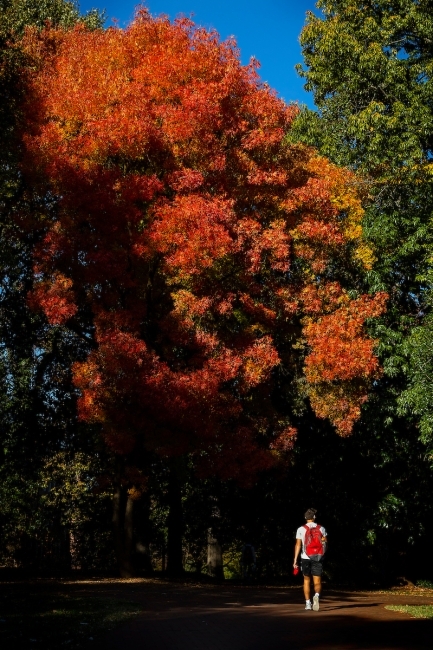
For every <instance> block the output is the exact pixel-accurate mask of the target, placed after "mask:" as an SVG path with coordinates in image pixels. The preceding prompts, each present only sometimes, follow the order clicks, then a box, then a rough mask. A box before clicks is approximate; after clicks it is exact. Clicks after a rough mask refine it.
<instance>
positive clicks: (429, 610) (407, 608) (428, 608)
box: [385, 605, 433, 618]
mask: <svg viewBox="0 0 433 650" xmlns="http://www.w3.org/2000/svg"><path fill="white" fill-rule="evenodd" d="M385 609H390V610H392V611H393V612H403V613H404V614H409V616H413V618H433V605H385Z"/></svg>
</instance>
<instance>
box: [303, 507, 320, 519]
mask: <svg viewBox="0 0 433 650" xmlns="http://www.w3.org/2000/svg"><path fill="white" fill-rule="evenodd" d="M316 512H317V510H314V508H308V510H307V512H306V513H305V515H304V517H305V519H306V520H307V521H313V520H314V519H315V517H316Z"/></svg>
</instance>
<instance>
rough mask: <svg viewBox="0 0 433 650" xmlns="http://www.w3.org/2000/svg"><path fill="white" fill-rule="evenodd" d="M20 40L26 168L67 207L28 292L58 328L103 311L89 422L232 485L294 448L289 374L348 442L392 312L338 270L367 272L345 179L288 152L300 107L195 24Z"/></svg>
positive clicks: (314, 159) (302, 152)
mask: <svg viewBox="0 0 433 650" xmlns="http://www.w3.org/2000/svg"><path fill="white" fill-rule="evenodd" d="M25 50H26V53H27V54H28V55H29V56H31V57H33V60H34V69H33V70H32V73H31V75H29V76H28V78H27V79H26V82H25V83H26V102H25V105H24V107H23V108H24V111H25V114H26V120H27V121H26V127H25V130H24V132H23V142H24V145H25V150H26V154H25V161H24V166H23V171H24V175H25V178H26V179H27V182H28V183H29V185H31V186H32V187H33V188H39V192H42V193H43V194H44V195H45V194H46V193H47V192H50V193H51V195H52V196H53V200H54V201H55V205H56V208H55V213H53V215H49V216H48V218H47V214H46V213H44V212H43V211H42V212H41V217H40V219H39V222H38V224H37V227H40V228H43V229H45V236H44V238H43V240H42V241H41V243H40V245H39V246H38V248H37V250H36V254H35V273H36V277H37V280H38V282H37V285H36V286H35V289H34V291H33V293H32V294H31V302H32V304H33V305H34V306H35V307H39V308H41V309H43V311H44V312H45V314H46V316H47V318H48V319H49V321H50V322H51V323H53V324H62V323H68V322H70V319H74V318H76V317H77V314H79V313H80V312H81V311H83V310H84V311H86V310H90V312H91V314H92V316H93V323H94V327H95V332H96V342H97V348H96V349H95V350H94V351H93V352H92V353H91V354H90V355H89V356H88V358H87V360H86V361H85V362H84V363H79V364H76V365H75V369H74V376H75V382H76V385H77V386H78V387H79V389H80V391H81V398H80V402H79V409H80V417H81V418H82V419H83V420H85V421H88V422H96V423H99V424H100V425H101V426H102V429H103V434H104V436H105V439H106V441H107V443H108V444H109V446H110V447H111V448H112V449H113V450H115V451H116V452H118V453H119V454H121V455H123V456H125V455H126V456H129V457H133V456H134V454H135V455H137V454H138V455H139V451H138V450H139V449H142V450H144V451H147V452H149V451H153V450H156V451H158V452H159V453H160V454H162V455H169V456H170V455H171V456H177V455H180V454H182V453H185V452H187V451H189V452H193V453H195V454H196V456H197V457H199V459H200V464H201V467H202V470H205V469H206V468H207V470H208V471H210V469H211V470H212V471H217V472H219V473H220V474H221V475H223V476H238V477H240V478H242V477H243V478H245V477H248V476H251V473H253V472H254V471H256V470H257V469H259V468H261V467H266V466H269V464H270V463H271V462H272V460H273V455H274V454H275V453H277V452H278V451H281V450H285V449H289V448H290V447H291V445H292V443H293V439H294V436H295V430H294V428H293V426H292V423H291V410H290V407H289V406H287V401H286V403H285V404H284V407H281V404H280V402H281V400H280V399H279V397H280V393H281V390H282V389H283V387H284V386H287V385H288V384H290V385H291V389H290V390H291V392H292V393H293V392H294V390H295V387H296V386H298V392H299V387H301V389H302V390H304V392H307V393H308V394H309V396H310V399H311V403H312V405H313V408H314V409H315V411H316V413H317V414H318V415H319V416H321V417H327V418H329V419H330V420H331V421H332V422H333V423H334V424H335V425H336V427H337V429H338V431H339V432H340V433H341V434H343V435H345V434H348V433H350V431H351V429H352V426H353V423H354V421H355V420H356V419H357V418H358V417H359V412H360V406H361V404H362V403H363V402H364V401H365V399H366V393H367V386H368V384H369V382H370V381H371V379H372V378H374V377H377V376H378V362H377V359H376V357H375V355H374V351H373V348H374V340H373V339H371V338H369V337H368V336H366V334H365V329H364V326H365V321H366V319H368V318H370V317H373V316H377V315H378V314H379V313H380V312H381V311H382V309H383V303H384V296H383V295H382V294H379V295H377V296H367V295H361V294H357V293H356V290H355V293H352V294H350V293H349V291H348V288H350V287H344V286H343V285H342V283H341V282H340V281H339V279H340V276H339V274H338V273H336V272H335V269H341V268H344V269H346V271H347V275H350V273H349V271H350V270H351V271H352V272H356V269H361V268H365V267H367V268H368V267H369V265H370V264H371V251H370V249H369V248H368V246H366V244H365V242H364V240H363V238H362V234H361V228H360V221H361V219H362V210H361V208H360V197H359V193H358V190H357V188H356V184H355V183H354V177H353V175H352V174H351V173H350V172H346V171H344V170H339V169H338V168H337V167H335V166H333V165H332V164H330V163H329V162H328V161H327V160H326V159H324V158H320V157H318V156H317V155H316V154H315V152H314V151H313V150H311V149H310V148H308V147H305V146H302V145H290V144H288V143H287V141H286V140H285V133H286V131H287V130H288V129H290V125H291V122H292V120H293V118H294V117H295V115H296V112H297V110H296V109H295V108H294V107H288V106H286V105H285V104H284V103H283V102H282V101H281V100H279V99H278V98H277V97H276V95H275V94H274V93H273V92H272V91H270V90H269V89H268V88H267V87H266V86H263V85H262V84H261V82H260V81H259V78H258V76H257V74H256V71H255V67H254V65H253V64H251V65H250V66H247V67H242V66H241V65H240V63H239V57H238V51H237V49H236V47H235V44H234V43H233V42H232V41H228V42H224V43H221V42H220V41H219V39H218V37H217V35H216V34H215V33H213V32H211V33H209V32H206V31H205V30H203V29H196V28H195V27H194V25H193V24H192V23H191V22H190V21H188V20H178V21H175V22H174V23H173V24H171V23H170V22H169V21H168V20H167V19H165V18H158V19H152V18H151V17H150V16H149V14H148V13H147V12H146V11H145V10H140V11H139V13H138V15H137V17H136V19H135V21H134V22H133V23H132V24H131V25H130V27H129V28H128V29H126V30H124V31H123V30H119V29H111V30H108V31H106V32H101V31H99V32H98V31H96V32H91V31H89V30H87V29H85V28H84V27H83V26H80V27H78V28H76V29H75V30H72V31H65V30H58V29H47V30H45V31H44V32H43V33H42V34H39V33H38V32H36V31H34V32H32V33H29V34H27V36H26V39H25ZM21 219H22V223H23V224H24V226H25V227H27V228H30V229H31V228H34V227H35V221H34V220H33V218H32V217H30V218H28V217H27V215H26V214H25V211H24V212H23V214H22V215H21ZM286 390H287V389H286ZM289 392H290V391H289ZM288 401H289V402H290V400H288ZM269 449H271V451H269ZM140 457H142V456H140ZM139 470H140V467H136V468H135V470H133V468H132V467H130V476H131V477H133V476H135V477H136V482H137V485H136V486H135V487H134V486H133V485H132V487H130V491H129V498H130V499H133V497H134V489H137V490H138V492H140V489H141V488H140V482H141V481H144V478H143V477H141V478H140V471H139ZM134 471H135V474H134ZM131 481H132V484H133V483H134V479H133V478H131ZM125 507H126V509H128V507H129V506H128V501H127V502H126V506H125Z"/></svg>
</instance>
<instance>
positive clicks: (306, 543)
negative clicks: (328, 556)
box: [293, 508, 328, 612]
mask: <svg viewBox="0 0 433 650" xmlns="http://www.w3.org/2000/svg"><path fill="white" fill-rule="evenodd" d="M316 512H317V510H314V508H309V509H308V510H307V512H306V513H305V515H304V516H305V519H306V521H307V523H306V524H305V525H304V526H301V527H300V528H298V530H297V531H296V544H295V559H294V562H293V567H294V568H295V569H298V557H299V553H301V569H302V573H303V576H304V595H305V609H313V610H314V611H315V612H318V611H319V598H320V592H321V591H322V569H323V566H322V560H323V555H324V553H325V550H326V544H327V541H328V540H327V533H326V530H325V529H324V528H323V526H320V525H319V524H316V522H315V519H316ZM311 576H312V577H313V585H314V592H315V593H314V598H313V605H312V606H311V600H310V588H311Z"/></svg>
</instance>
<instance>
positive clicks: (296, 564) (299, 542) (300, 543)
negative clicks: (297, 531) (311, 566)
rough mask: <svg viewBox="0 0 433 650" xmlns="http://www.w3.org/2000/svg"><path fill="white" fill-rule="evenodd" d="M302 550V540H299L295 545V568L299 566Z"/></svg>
mask: <svg viewBox="0 0 433 650" xmlns="http://www.w3.org/2000/svg"><path fill="white" fill-rule="evenodd" d="M301 548H302V541H301V540H300V539H297V540H296V544H295V559H294V560H293V567H294V568H296V567H297V566H298V556H299V553H300V552H301Z"/></svg>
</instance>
